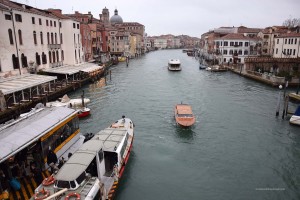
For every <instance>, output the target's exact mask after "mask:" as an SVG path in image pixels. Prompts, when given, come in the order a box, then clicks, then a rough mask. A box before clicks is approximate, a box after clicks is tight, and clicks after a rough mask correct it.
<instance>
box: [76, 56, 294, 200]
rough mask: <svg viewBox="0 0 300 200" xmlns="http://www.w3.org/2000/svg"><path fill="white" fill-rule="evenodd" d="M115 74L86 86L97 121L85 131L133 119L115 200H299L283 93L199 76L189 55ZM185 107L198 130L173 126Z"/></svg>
mask: <svg viewBox="0 0 300 200" xmlns="http://www.w3.org/2000/svg"><path fill="white" fill-rule="evenodd" d="M170 58H178V59H180V60H181V63H182V71H181V72H170V71H168V70H167V62H168V59H170ZM110 70H111V78H110V76H109V75H108V76H107V79H106V81H105V79H101V80H100V81H98V82H96V83H93V84H90V85H86V86H84V87H83V88H82V89H83V90H84V91H85V97H87V98H90V99H91V103H90V104H89V107H90V108H91V112H92V114H91V116H90V117H88V118H86V119H83V120H81V121H80V122H81V124H80V126H81V130H82V132H83V133H86V132H97V131H99V130H102V129H104V128H106V127H108V126H109V125H110V124H111V123H112V122H114V121H116V120H117V119H119V118H121V116H122V115H126V117H128V118H131V119H132V120H133V121H134V123H135V140H134V145H133V146H134V147H133V151H132V154H131V157H130V159H129V162H128V164H127V166H126V170H125V173H124V176H123V177H122V180H121V181H120V186H119V188H118V191H117V196H116V199H117V200H141V199H143V200H153V199H155V200H169V199H170V200H183V199H205V200H206V199H209V200H214V199H216V200H219V199H231V200H235V199H236V200H240V199H249V200H250V199H251V200H252V199H256V200H258V199H264V200H266V199H269V200H274V199H295V200H296V199H300V128H299V127H295V126H291V125H290V124H289V122H288V119H285V120H282V119H281V117H279V118H276V117H275V113H276V102H277V98H278V93H279V91H278V89H277V88H272V87H269V86H267V85H263V84H261V83H257V82H254V81H252V80H249V79H246V78H244V77H241V76H239V75H237V74H234V73H232V72H224V73H213V72H208V71H205V70H199V65H198V62H197V60H196V59H195V58H193V57H188V56H187V55H186V54H185V53H182V51H181V50H159V51H155V52H150V53H148V54H146V55H144V56H142V57H140V58H137V59H132V60H130V63H129V66H128V67H126V64H125V63H119V65H117V66H113V67H111V68H110ZM81 93H82V92H81V91H80V90H78V91H76V92H74V93H71V94H70V96H71V97H80V95H81ZM181 102H182V103H188V104H190V105H192V108H193V112H194V114H195V115H196V117H197V120H196V124H195V125H194V126H193V127H192V128H188V129H184V128H180V127H178V126H176V124H175V120H174V106H175V104H178V103H181ZM281 108H282V106H281ZM291 108H293V106H291ZM281 112H282V109H281V110H280V115H281Z"/></svg>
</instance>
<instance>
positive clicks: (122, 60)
mask: <svg viewBox="0 0 300 200" xmlns="http://www.w3.org/2000/svg"><path fill="white" fill-rule="evenodd" d="M118 61H119V62H125V61H126V56H119V57H118Z"/></svg>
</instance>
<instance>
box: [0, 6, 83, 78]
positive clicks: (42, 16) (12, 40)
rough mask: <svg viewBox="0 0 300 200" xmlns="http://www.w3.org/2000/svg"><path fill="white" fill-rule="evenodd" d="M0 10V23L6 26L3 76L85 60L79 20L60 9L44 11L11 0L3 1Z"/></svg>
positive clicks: (0, 55) (0, 49)
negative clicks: (70, 17) (64, 13)
mask: <svg viewBox="0 0 300 200" xmlns="http://www.w3.org/2000/svg"><path fill="white" fill-rule="evenodd" d="M0 10H1V11H2V12H1V15H0V23H1V25H2V26H3V27H5V28H2V29H1V30H0V41H1V46H0V77H10V76H15V75H22V74H26V73H29V72H31V73H35V72H37V71H40V70H42V69H47V68H51V67H57V66H62V65H65V64H68V65H73V64H76V63H80V62H82V57H83V52H82V49H81V36H80V30H79V22H77V21H75V20H72V19H69V18H68V17H66V16H64V15H62V14H61V10H59V9H49V10H41V9H38V8H33V7H31V6H28V5H24V4H21V3H17V2H12V1H8V0H3V1H1V2H0ZM73 38H74V39H73ZM78 40H80V41H78Z"/></svg>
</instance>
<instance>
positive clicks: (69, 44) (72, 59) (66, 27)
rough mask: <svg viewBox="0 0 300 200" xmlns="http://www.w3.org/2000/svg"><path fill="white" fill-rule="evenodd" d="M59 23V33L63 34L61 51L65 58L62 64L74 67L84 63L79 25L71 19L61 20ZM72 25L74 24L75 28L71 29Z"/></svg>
mask: <svg viewBox="0 0 300 200" xmlns="http://www.w3.org/2000/svg"><path fill="white" fill-rule="evenodd" d="M61 22H62V28H61V32H62V33H63V44H62V50H63V51H64V58H65V59H64V64H66V65H76V64H80V63H82V62H84V51H83V48H82V43H81V34H80V23H79V22H77V21H75V20H72V19H62V20H61ZM73 24H75V28H74V27H73ZM77 27H79V28H77ZM74 36H75V38H74Z"/></svg>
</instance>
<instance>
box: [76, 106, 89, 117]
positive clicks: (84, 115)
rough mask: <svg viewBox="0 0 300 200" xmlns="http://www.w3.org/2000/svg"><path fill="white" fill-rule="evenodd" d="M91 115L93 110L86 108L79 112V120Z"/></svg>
mask: <svg viewBox="0 0 300 200" xmlns="http://www.w3.org/2000/svg"><path fill="white" fill-rule="evenodd" d="M90 114H91V110H90V109H89V108H84V109H80V110H79V111H78V114H77V116H78V118H84V117H87V116H89V115H90Z"/></svg>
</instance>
